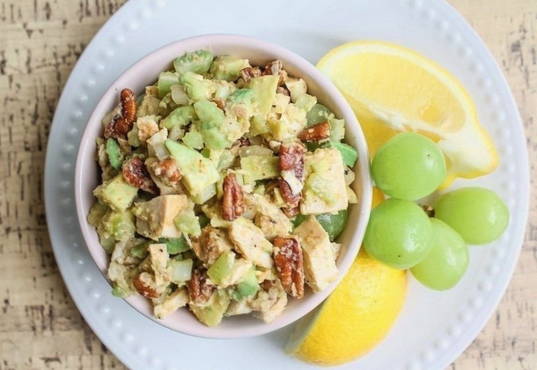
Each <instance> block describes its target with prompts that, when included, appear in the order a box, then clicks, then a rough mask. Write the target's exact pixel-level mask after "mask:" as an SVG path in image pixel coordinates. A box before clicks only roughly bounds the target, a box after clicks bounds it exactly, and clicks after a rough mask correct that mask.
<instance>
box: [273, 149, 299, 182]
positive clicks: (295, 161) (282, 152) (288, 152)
mask: <svg viewBox="0 0 537 370" xmlns="http://www.w3.org/2000/svg"><path fill="white" fill-rule="evenodd" d="M305 151H306V150H305V149H304V146H303V145H300V144H298V143H294V144H287V145H283V144H282V145H281V146H280V149H279V152H278V154H279V156H280V163H279V164H280V171H290V170H292V171H294V173H295V176H296V177H297V178H298V179H299V180H302V179H303V177H304V153H305Z"/></svg>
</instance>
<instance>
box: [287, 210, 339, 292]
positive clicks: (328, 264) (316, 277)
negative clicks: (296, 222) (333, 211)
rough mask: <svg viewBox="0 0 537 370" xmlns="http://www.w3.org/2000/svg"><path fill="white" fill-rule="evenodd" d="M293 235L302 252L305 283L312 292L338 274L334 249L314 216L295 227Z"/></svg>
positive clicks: (317, 290) (318, 289)
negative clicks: (296, 238) (298, 241)
mask: <svg viewBox="0 0 537 370" xmlns="http://www.w3.org/2000/svg"><path fill="white" fill-rule="evenodd" d="M294 235H296V236H297V237H298V238H299V240H300V245H301V246H302V250H303V252H304V275H305V280H306V283H307V284H308V285H309V286H310V287H311V289H313V291H314V292H319V291H321V290H323V289H324V288H326V287H327V286H328V285H329V284H330V283H331V282H333V281H335V280H336V279H337V276H338V269H337V266H336V261H335V255H334V250H333V247H332V244H331V243H330V239H329V238H328V234H327V233H326V231H325V230H324V229H323V227H322V226H321V224H320V223H319V221H317V219H316V218H315V217H314V216H309V217H308V218H307V219H306V220H305V221H304V222H302V223H301V224H300V226H298V227H297V228H296V229H295V231H294Z"/></svg>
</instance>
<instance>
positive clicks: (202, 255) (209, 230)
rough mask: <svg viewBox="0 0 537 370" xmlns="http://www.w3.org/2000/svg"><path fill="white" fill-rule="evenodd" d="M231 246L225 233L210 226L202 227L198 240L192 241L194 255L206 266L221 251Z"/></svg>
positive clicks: (213, 260)
mask: <svg viewBox="0 0 537 370" xmlns="http://www.w3.org/2000/svg"><path fill="white" fill-rule="evenodd" d="M232 248H233V244H231V242H230V241H229V239H228V236H227V235H226V233H225V232H224V231H222V230H220V229H216V228H214V227H211V226H206V227H204V228H203V230H202V232H201V236H200V237H199V239H198V241H197V242H192V250H193V251H194V253H195V254H196V257H198V259H200V260H201V261H202V262H203V263H204V264H205V265H206V266H210V265H212V264H213V263H214V262H215V261H216V260H217V259H218V257H220V255H221V254H222V253H224V252H226V251H230V250H231V249H232Z"/></svg>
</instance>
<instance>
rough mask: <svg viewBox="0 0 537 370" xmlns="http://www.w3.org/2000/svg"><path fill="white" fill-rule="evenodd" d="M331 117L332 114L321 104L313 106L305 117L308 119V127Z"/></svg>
mask: <svg viewBox="0 0 537 370" xmlns="http://www.w3.org/2000/svg"><path fill="white" fill-rule="evenodd" d="M330 115H332V112H330V110H329V109H328V108H327V107H325V106H324V105H322V104H319V103H317V104H315V105H314V106H313V107H312V108H311V109H310V110H309V111H308V114H307V115H306V118H307V119H308V126H312V125H315V124H317V123H321V122H324V121H327V120H328V117H329V116H330Z"/></svg>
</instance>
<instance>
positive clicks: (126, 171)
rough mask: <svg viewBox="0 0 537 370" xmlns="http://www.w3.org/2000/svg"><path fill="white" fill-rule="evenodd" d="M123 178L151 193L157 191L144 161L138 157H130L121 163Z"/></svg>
mask: <svg viewBox="0 0 537 370" xmlns="http://www.w3.org/2000/svg"><path fill="white" fill-rule="evenodd" d="M121 173H122V174H123V179H125V181H126V182H127V183H129V184H130V185H132V186H134V187H137V188H140V189H142V190H144V191H147V192H148V193H151V194H156V193H158V188H157V185H156V184H155V183H154V182H153V180H152V179H151V176H150V175H149V172H147V168H145V164H144V161H142V159H141V158H140V157H132V158H131V159H128V160H126V161H125V162H124V163H123V167H122V169H121Z"/></svg>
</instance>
